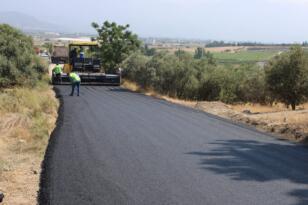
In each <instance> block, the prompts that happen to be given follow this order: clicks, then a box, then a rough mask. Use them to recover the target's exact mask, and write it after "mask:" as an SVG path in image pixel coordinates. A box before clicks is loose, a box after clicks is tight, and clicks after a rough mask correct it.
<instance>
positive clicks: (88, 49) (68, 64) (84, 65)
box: [52, 41, 121, 86]
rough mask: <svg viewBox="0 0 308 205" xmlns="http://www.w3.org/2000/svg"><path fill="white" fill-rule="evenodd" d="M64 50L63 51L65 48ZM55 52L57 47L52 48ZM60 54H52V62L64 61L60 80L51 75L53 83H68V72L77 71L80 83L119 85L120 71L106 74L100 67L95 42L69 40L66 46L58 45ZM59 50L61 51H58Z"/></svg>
mask: <svg viewBox="0 0 308 205" xmlns="http://www.w3.org/2000/svg"><path fill="white" fill-rule="evenodd" d="M65 49H66V51H63V50H65ZM54 50H55V51H54V54H57V48H55V49H54ZM58 50H59V52H58V53H61V55H62V56H56V55H54V56H52V61H53V63H64V66H63V73H62V74H61V80H59V79H57V78H56V77H55V76H53V77H52V82H53V84H68V83H69V82H70V80H69V76H68V74H69V73H70V72H75V73H77V74H78V75H79V76H80V78H81V83H82V84H97V85H116V86H118V85H120V83H121V73H120V72H119V73H116V74H106V73H105V72H104V70H103V68H102V67H101V59H100V55H99V49H98V43H97V42H80V41H76V42H71V43H69V45H68V47H63V46H61V47H58ZM60 51H61V52H60Z"/></svg>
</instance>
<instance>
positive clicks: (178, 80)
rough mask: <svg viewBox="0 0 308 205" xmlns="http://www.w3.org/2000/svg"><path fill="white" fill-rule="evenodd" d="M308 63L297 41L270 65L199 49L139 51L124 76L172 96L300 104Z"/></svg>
mask: <svg viewBox="0 0 308 205" xmlns="http://www.w3.org/2000/svg"><path fill="white" fill-rule="evenodd" d="M202 53H204V54H202ZM306 62H307V55H306V54H305V53H304V51H303V49H302V48H301V47H300V46H295V47H292V48H291V49H290V51H287V52H285V53H283V54H280V55H277V56H276V57H273V58H272V59H271V60H270V61H269V62H268V63H267V64H266V66H265V68H263V67H261V66H259V65H257V64H255V63H241V64H236V65H234V64H218V63H217V62H216V60H215V58H214V57H213V55H211V54H210V53H208V52H200V51H198V50H196V52H195V55H192V54H190V53H187V52H185V51H177V52H175V53H174V54H172V53H168V52H158V53H155V54H154V55H153V56H149V55H146V53H142V52H137V53H134V54H132V55H131V56H130V57H129V58H127V59H126V60H125V61H124V62H123V64H122V67H123V68H124V71H123V77H124V78H126V79H128V80H130V81H134V82H136V83H137V84H138V85H139V86H141V87H142V88H144V89H146V88H148V89H152V90H155V91H157V92H158V93H161V94H164V95H168V96H170V97H175V98H179V99H184V100H198V101H222V102H225V103H229V104H234V103H261V104H273V103H275V102H282V103H285V104H286V106H291V107H292V108H293V109H295V106H296V105H298V104H300V103H303V102H305V101H306V100H307V97H308V93H307V92H306V91H307V89H308V85H307V81H308V73H307V69H308V66H307V63H306Z"/></svg>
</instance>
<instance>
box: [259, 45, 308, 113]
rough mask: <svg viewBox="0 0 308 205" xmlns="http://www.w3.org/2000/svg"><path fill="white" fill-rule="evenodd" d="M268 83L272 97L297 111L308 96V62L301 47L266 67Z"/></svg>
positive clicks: (292, 49) (292, 48) (275, 59)
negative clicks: (297, 106)
mask: <svg viewBox="0 0 308 205" xmlns="http://www.w3.org/2000/svg"><path fill="white" fill-rule="evenodd" d="M265 73H266V83H267V87H268V89H269V91H270V92H271V93H272V97H273V98H274V99H275V100H278V101H282V102H283V103H285V104H286V105H287V106H289V105H291V106H292V109H293V110H295V107H296V105H298V104H299V103H301V102H302V101H303V100H304V99H305V97H306V96H307V89H308V61H307V57H306V56H305V54H304V50H303V49H302V48H301V47H300V46H294V47H291V49H290V51H289V52H286V53H283V54H281V55H279V56H276V57H275V58H274V59H272V60H271V61H270V62H269V63H268V64H267V65H266V67H265Z"/></svg>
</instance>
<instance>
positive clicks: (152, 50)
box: [141, 44, 157, 56]
mask: <svg viewBox="0 0 308 205" xmlns="http://www.w3.org/2000/svg"><path fill="white" fill-rule="evenodd" d="M141 51H142V53H143V54H144V55H146V56H154V55H155V54H156V53H157V52H156V49H155V48H149V46H148V45H147V44H145V46H144V47H142V48H141Z"/></svg>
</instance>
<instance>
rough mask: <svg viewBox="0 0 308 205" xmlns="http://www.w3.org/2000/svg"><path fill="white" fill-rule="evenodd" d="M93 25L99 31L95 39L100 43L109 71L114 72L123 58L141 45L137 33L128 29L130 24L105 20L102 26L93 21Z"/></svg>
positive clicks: (103, 59) (104, 62) (102, 56)
mask: <svg viewBox="0 0 308 205" xmlns="http://www.w3.org/2000/svg"><path fill="white" fill-rule="evenodd" d="M92 26H93V28H95V29H96V31H97V33H98V37H97V38H95V40H97V41H98V42H99V43H100V55H101V58H102V65H103V67H104V69H105V70H106V72H108V73H114V72H115V71H116V69H117V67H118V66H119V65H120V64H121V63H122V62H123V60H125V59H126V58H127V57H128V56H129V55H130V54H131V53H132V52H134V51H136V50H138V49H139V47H140V45H141V42H140V41H139V40H138V37H137V35H136V34H133V33H132V32H131V31H129V30H128V28H129V25H125V26H123V25H117V24H116V23H114V22H112V23H110V22H108V21H105V22H104V23H103V25H102V26H99V25H98V24H97V23H92Z"/></svg>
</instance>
